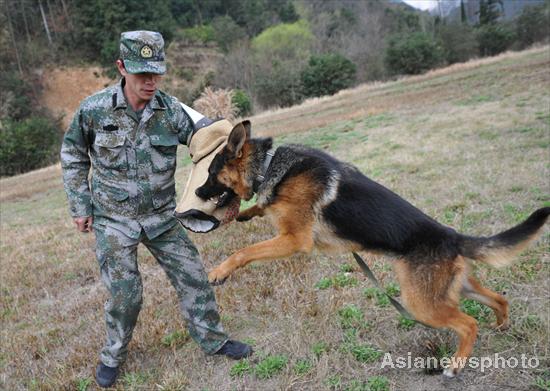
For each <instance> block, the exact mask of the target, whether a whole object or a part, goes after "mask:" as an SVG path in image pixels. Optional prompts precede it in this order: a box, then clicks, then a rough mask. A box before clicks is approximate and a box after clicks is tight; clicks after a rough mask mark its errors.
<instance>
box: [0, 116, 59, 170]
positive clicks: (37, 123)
mask: <svg viewBox="0 0 550 391" xmlns="http://www.w3.org/2000/svg"><path fill="white" fill-rule="evenodd" d="M58 129H59V126H58V124H57V123H55V122H53V121H52V120H50V119H49V118H46V117H38V116H32V117H29V118H26V119H24V120H22V121H13V120H7V121H3V122H2V123H0V176H5V175H15V174H20V173H23V172H26V171H30V170H33V169H35V168H39V167H44V166H46V165H48V164H51V163H53V162H55V161H56V160H57V157H58V154H59V146H60V145H61V135H60V133H59V130H58Z"/></svg>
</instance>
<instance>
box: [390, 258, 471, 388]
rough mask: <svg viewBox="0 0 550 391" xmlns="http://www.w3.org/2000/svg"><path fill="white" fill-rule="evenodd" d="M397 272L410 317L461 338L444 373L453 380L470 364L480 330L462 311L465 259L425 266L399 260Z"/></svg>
mask: <svg viewBox="0 0 550 391" xmlns="http://www.w3.org/2000/svg"><path fill="white" fill-rule="evenodd" d="M396 272H397V277H398V280H399V283H400V285H401V292H402V297H403V301H404V303H405V306H406V307H407V309H408V310H409V311H410V312H411V314H412V315H413V316H414V317H415V318H416V319H417V320H419V321H421V322H423V323H425V324H427V325H429V326H432V327H435V328H450V329H452V330H453V331H454V332H455V333H456V334H457V335H458V338H459V342H458V349H457V351H456V353H455V354H454V355H453V357H452V358H451V363H450V366H449V367H448V368H446V369H445V371H444V374H445V375H446V376H449V377H454V376H455V375H457V374H458V373H459V372H460V371H461V370H462V369H463V368H464V366H465V365H466V364H467V360H468V357H469V356H470V354H471V353H472V350H473V346H474V342H475V340H476V338H477V330H478V329H477V322H476V320H475V319H474V318H472V317H471V316H468V315H466V314H465V313H463V312H461V311H460V309H459V299H460V290H461V288H462V281H463V278H464V275H465V273H466V268H465V261H464V259H462V257H457V258H456V259H455V260H451V261H441V262H438V263H426V264H415V263H413V262H409V261H398V263H397V265H396Z"/></svg>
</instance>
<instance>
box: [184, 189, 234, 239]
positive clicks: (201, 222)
mask: <svg viewBox="0 0 550 391" xmlns="http://www.w3.org/2000/svg"><path fill="white" fill-rule="evenodd" d="M208 201H209V202H212V203H214V204H215V205H216V208H224V207H225V208H226V211H225V213H224V215H223V216H222V217H220V219H218V218H216V217H215V216H213V215H210V214H207V213H205V212H203V211H201V210H198V209H190V210H187V211H185V212H183V213H180V212H175V213H174V216H175V217H176V219H177V220H178V221H179V222H180V223H181V225H183V226H184V227H185V228H186V229H188V230H190V231H193V232H197V233H206V232H210V231H212V230H214V229H216V228H218V227H219V226H220V225H224V224H227V223H229V222H231V221H233V220H234V219H235V218H236V217H237V215H238V214H239V208H240V205H241V199H240V198H239V197H238V196H237V195H236V194H235V193H234V192H233V191H231V190H229V191H224V192H223V193H222V194H220V195H218V196H214V197H211V198H210V199H209V200H208ZM218 217H219V216H218Z"/></svg>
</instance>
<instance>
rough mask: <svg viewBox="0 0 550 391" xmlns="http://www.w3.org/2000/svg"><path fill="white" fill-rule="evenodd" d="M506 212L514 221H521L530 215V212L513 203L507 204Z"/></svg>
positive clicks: (505, 206)
mask: <svg viewBox="0 0 550 391" xmlns="http://www.w3.org/2000/svg"><path fill="white" fill-rule="evenodd" d="M504 212H505V213H506V215H507V216H508V217H509V219H510V220H512V222H513V223H520V222H522V221H523V220H525V219H526V218H527V217H529V214H530V213H529V212H525V211H522V210H521V209H520V208H519V207H517V206H516V205H513V204H505V205H504Z"/></svg>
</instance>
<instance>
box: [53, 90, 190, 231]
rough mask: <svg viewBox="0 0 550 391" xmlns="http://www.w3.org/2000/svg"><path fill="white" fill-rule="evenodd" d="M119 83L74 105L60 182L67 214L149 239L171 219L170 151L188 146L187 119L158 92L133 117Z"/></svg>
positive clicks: (176, 103)
mask: <svg viewBox="0 0 550 391" xmlns="http://www.w3.org/2000/svg"><path fill="white" fill-rule="evenodd" d="M123 86H124V79H122V80H121V81H120V83H118V84H116V85H114V86H111V87H108V88H106V89H104V90H102V91H100V92H98V93H96V94H94V95H92V96H90V97H88V98H86V99H85V100H84V101H83V102H82V103H81V105H80V107H79V109H78V110H77V112H76V113H75V116H74V118H73V120H72V123H71V125H70V126H69V129H68V130H67V132H66V133H65V137H64V139H63V145H62V147H61V167H62V169H63V182H64V186H65V191H66V193H67V196H68V199H69V207H70V212H71V215H72V216H73V217H82V216H93V217H94V225H97V224H103V225H107V224H109V225H112V226H114V227H115V228H117V229H119V230H121V231H122V232H124V233H125V234H127V235H128V236H130V237H133V238H137V237H139V234H140V232H141V230H142V229H143V230H144V231H145V233H146V235H147V236H148V237H149V238H154V237H155V236H158V235H160V234H161V233H162V232H164V231H166V230H167V229H169V228H171V227H172V226H173V225H174V224H176V220H175V218H174V217H173V211H174V208H175V182H174V173H175V170H176V149H177V146H178V144H187V143H188V141H189V139H190V137H191V135H192V133H193V124H192V122H191V120H190V118H189V116H188V115H187V113H185V111H184V110H183V108H182V106H181V104H180V103H179V101H178V100H177V99H176V98H174V97H172V96H169V95H167V94H165V93H163V92H161V91H157V93H156V95H155V96H154V98H153V99H151V101H149V103H148V104H147V105H146V107H145V109H144V111H143V114H142V116H141V121H138V117H137V116H136V114H135V113H134V111H133V110H132V108H131V107H130V106H129V105H128V104H127V102H126V98H125V97H124V93H123V90H122V88H123ZM90 167H92V175H91V186H90V184H89V179H88V175H89V171H90Z"/></svg>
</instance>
